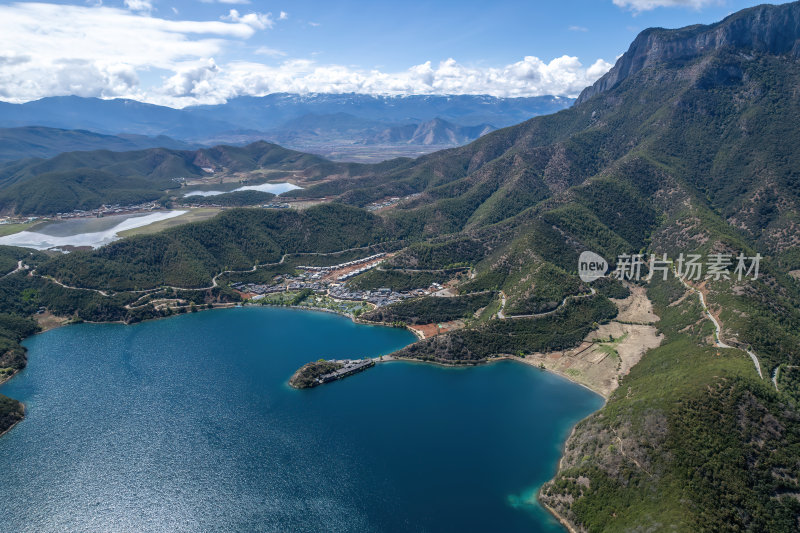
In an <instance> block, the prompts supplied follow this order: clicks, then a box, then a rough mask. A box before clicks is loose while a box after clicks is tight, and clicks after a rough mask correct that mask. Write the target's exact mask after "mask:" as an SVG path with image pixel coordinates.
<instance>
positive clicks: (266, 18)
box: [222, 9, 275, 30]
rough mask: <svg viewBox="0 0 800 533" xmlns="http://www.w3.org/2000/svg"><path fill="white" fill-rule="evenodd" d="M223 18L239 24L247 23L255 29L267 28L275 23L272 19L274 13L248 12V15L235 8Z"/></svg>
mask: <svg viewBox="0 0 800 533" xmlns="http://www.w3.org/2000/svg"><path fill="white" fill-rule="evenodd" d="M222 20H229V21H231V22H236V23H239V24H247V25H248V26H250V27H251V28H253V29H254V30H266V29H269V28H271V27H273V26H274V25H275V21H274V20H273V19H272V13H248V14H247V15H240V14H239V12H238V11H237V10H235V9H231V10H230V12H229V13H228V14H227V15H225V16H223V17H222Z"/></svg>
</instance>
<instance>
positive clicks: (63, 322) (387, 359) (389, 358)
mask: <svg viewBox="0 0 800 533" xmlns="http://www.w3.org/2000/svg"><path fill="white" fill-rule="evenodd" d="M236 307H273V308H284V309H294V310H298V311H321V312H326V313H331V314H336V315H340V316H343V317H347V318H349V319H350V320H351V321H352V322H353V323H357V324H362V325H371V326H382V327H394V328H398V326H395V325H390V324H379V323H372V322H367V321H364V320H360V319H359V318H358V317H355V316H353V315H351V314H348V313H344V312H341V311H337V310H334V309H325V308H315V307H310V306H288V305H287V306H281V305H269V304H257V303H221V304H216V305H213V306H212V308H210V309H197V311H212V310H219V309H231V308H236ZM183 314H188V313H180V314H177V313H176V314H173V315H171V316H167V317H157V318H152V319H148V320H145V321H143V322H149V321H151V320H152V321H155V320H161V319H167V318H174V317H178V316H181V315H183ZM56 318H58V319H59V320H58V321H52V322H50V324H49V325H48V326H46V327H43V328H42V330H41V331H39V332H37V333H35V334H34V335H32V336H31V337H33V336H35V335H38V334H40V333H44V332H46V331H50V330H53V329H59V328H61V327H62V326H67V325H70V324H75V323H80V322H73V321H69V320H68V319H66V318H65V317H56ZM84 323H92V324H109V323H119V324H123V325H133V324H135V323H131V324H127V323H124V322H120V321H108V322H93V321H84ZM137 323H138V322H137ZM401 329H406V330H408V331H411V332H412V333H413V334H414V335H415V337H416V338H417V339H418V340H421V339H420V337H419V335H418V334H417V333H415V332H414V330H413V329H412V328H409V327H408V326H403V327H402V328H401ZM371 359H372V360H373V361H375V363H376V364H377V363H391V362H397V361H400V362H408V363H424V364H428V365H435V366H440V367H446V368H457V367H477V366H485V365H490V364H493V363H497V362H499V361H516V362H517V363H521V364H524V365H526V366H529V367H534V368H537V369H539V370H541V371H545V372H551V373H552V374H554V375H557V376H559V377H560V378H563V379H565V380H566V381H568V382H570V383H573V384H576V385H580V386H581V387H583V388H584V389H587V390H589V391H591V392H593V393H594V394H596V395H598V396H600V397H601V398H603V406H604V405H605V404H606V402H607V401H608V398H607V397H605V396H604V395H603V394H601V393H600V392H599V391H597V390H594V389H592V388H591V387H590V386H588V385H586V384H584V383H579V382H577V381H575V380H574V379H571V378H570V376H568V375H566V374H563V373H561V372H558V371H555V370H551V369H547V368H543V367H540V366H538V365H537V364H535V363H534V362H533V361H529V360H526V359H522V358H519V357H514V356H510V355H502V356H498V357H493V358H490V359H485V360H480V361H474V362H469V363H453V362H447V361H433V360H423V359H415V358H407V357H396V356H393V355H384V356H378V357H373V358H371ZM19 372H20V371H19V370H17V371H15V372H14V373H13V374H10V375H8V376H5V377H4V378H3V380H2V381H0V385H3V384H5V383H7V382H8V381H9V380H11V379H12V378H14V377H15V376H16V375H17V374H18V373H19ZM21 405H22V409H23V413H25V405H24V404H22V403H21ZM599 409H602V406H601V407H600V408H599ZM599 409H598V410H599ZM596 412H597V410H595V411H594V412H593V413H590V414H589V415H587V417H584V419H582V420H585V419H586V418H588V417H589V416H592V415H593V414H594V413H596ZM23 416H24V415H23ZM582 420H581V421H582ZM22 421H24V418H21V419H20V420H18V421H17V422H15V423H14V424H13V425H12V426H10V427H9V428H7V429H6V430H5V431H3V432H2V433H0V438H2V437H3V436H5V435H6V433H8V432H10V431H11V430H12V429H13V428H14V427H16V426H17V424H19V423H20V422H22ZM578 423H580V421H578V422H576V424H575V425H574V426H573V427H572V429H571V431H570V435H569V436H570V437H571V436H572V435H573V434H574V432H575V427H576V426H577V424H578ZM568 441H569V437H568V438H567V439H565V440H564V442H562V443H561V453H560V458H559V462H558V466H557V468H556V471H558V469H559V468H560V467H561V464H562V462H563V458H564V454H565V448H566V445H567V442H568ZM540 491H541V487H539V488H538V489H537V490H536V501H535V502H533V501H531V502H530V504H534V503H535V504H538V505H541V506H542V507H543V508H544V509H546V510H547V511H548V513H550V514H551V515H552V516H553V517H554V518H555V519H556V520H557V521H558V522H559V523H560V524H561V525H562V526H563V527H564V528H565V529H566V530H567V531H569V532H570V533H574V532H575V531H576V530H575V529H574V526H573V525H572V524H570V523H569V521H567V520H566V518H564V517H563V516H561V515H559V514H558V512H556V511H555V510H554V509H553V508H551V507H550V506H548V505H547V504H545V503H544V502H542V501H541V499H540V498H539V495H540Z"/></svg>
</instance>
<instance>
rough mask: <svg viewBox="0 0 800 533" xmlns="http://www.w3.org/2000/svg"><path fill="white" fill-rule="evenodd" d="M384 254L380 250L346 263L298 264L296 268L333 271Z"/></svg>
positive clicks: (365, 261)
mask: <svg viewBox="0 0 800 533" xmlns="http://www.w3.org/2000/svg"><path fill="white" fill-rule="evenodd" d="M384 255H386V254H385V253H383V252H381V253H379V254H374V255H370V256H369V257H362V258H361V259H354V260H353V261H348V262H346V263H339V264H338V265H330V266H305V265H302V266H298V267H297V268H299V269H301V270H310V271H312V272H333V271H334V270H341V269H343V268H349V267H351V266H355V265H360V264H361V263H369V262H370V261H374V260H375V259H380V258H381V257H383V256H384Z"/></svg>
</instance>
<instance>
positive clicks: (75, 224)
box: [0, 211, 186, 250]
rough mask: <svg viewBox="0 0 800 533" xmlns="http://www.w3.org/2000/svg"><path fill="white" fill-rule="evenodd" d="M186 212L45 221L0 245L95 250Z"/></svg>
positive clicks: (6, 237) (2, 241)
mask: <svg viewBox="0 0 800 533" xmlns="http://www.w3.org/2000/svg"><path fill="white" fill-rule="evenodd" d="M184 213H186V211H156V212H150V213H135V214H132V215H111V216H107V217H101V218H94V217H91V218H74V219H71V220H59V221H55V222H48V223H46V224H43V225H41V226H37V227H36V231H21V232H19V233H14V234H13V235H6V236H5V237H0V244H5V245H8V246H22V247H24V248H34V249H36V250H47V249H49V248H60V247H64V246H76V247H77V246H91V247H92V248H98V247H100V246H103V245H104V244H108V243H110V242H113V241H115V240H117V239H118V238H119V235H118V234H119V233H120V232H122V231H125V230H129V229H133V228H139V227H142V226H147V225H149V224H152V223H154V222H158V221H159V220H166V219H168V218H174V217H177V216H180V215H182V214H184Z"/></svg>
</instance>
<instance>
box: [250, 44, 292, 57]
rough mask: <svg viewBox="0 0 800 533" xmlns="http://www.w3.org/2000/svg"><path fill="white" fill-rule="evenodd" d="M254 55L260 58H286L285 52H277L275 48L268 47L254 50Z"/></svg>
mask: <svg viewBox="0 0 800 533" xmlns="http://www.w3.org/2000/svg"><path fill="white" fill-rule="evenodd" d="M254 53H255V54H257V55H260V56H269V57H286V52H284V51H283V50H277V49H275V48H270V47H268V46H259V47H258V48H256V50H255V52H254Z"/></svg>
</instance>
